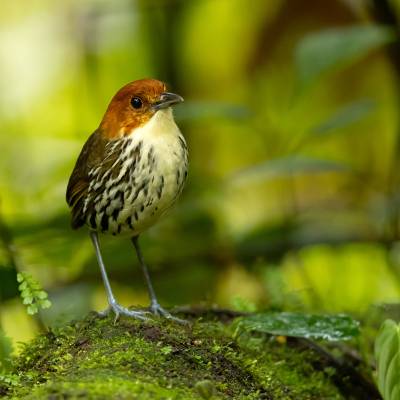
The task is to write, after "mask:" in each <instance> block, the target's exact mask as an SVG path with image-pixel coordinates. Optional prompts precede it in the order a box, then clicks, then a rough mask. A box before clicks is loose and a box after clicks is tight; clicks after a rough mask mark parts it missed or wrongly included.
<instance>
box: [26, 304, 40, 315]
mask: <svg viewBox="0 0 400 400" xmlns="http://www.w3.org/2000/svg"><path fill="white" fill-rule="evenodd" d="M38 311H39V310H38V306H37V305H36V304H30V305H29V306H28V308H27V312H28V314H29V315H34V314H36V313H37V312H38Z"/></svg>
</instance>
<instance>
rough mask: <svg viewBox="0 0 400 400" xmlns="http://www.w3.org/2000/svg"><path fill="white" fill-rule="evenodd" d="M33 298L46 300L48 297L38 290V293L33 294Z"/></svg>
mask: <svg viewBox="0 0 400 400" xmlns="http://www.w3.org/2000/svg"><path fill="white" fill-rule="evenodd" d="M35 297H36V298H37V299H39V300H44V299H47V297H48V295H47V293H46V292H45V291H44V290H40V291H39V292H37V293H35Z"/></svg>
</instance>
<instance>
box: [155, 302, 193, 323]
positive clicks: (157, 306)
mask: <svg viewBox="0 0 400 400" xmlns="http://www.w3.org/2000/svg"><path fill="white" fill-rule="evenodd" d="M149 309H150V312H151V313H152V314H154V315H157V316H161V317H164V318H166V319H170V320H171V321H175V322H178V323H179V324H183V325H187V324H189V322H188V321H186V320H184V319H180V318H177V317H174V316H173V315H172V314H171V313H170V312H169V311H167V310H165V309H164V308H162V307H161V306H160V304H158V302H156V301H153V302H151V305H150V307H149Z"/></svg>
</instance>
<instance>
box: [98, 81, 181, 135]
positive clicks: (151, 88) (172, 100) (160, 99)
mask: <svg viewBox="0 0 400 400" xmlns="http://www.w3.org/2000/svg"><path fill="white" fill-rule="evenodd" d="M166 90H167V87H166V85H165V83H164V82H161V81H159V80H157V79H140V80H137V81H134V82H131V83H128V84H127V85H125V86H124V87H122V88H121V89H120V90H119V91H118V92H117V93H116V94H115V96H114V97H113V98H112V100H111V102H110V104H109V106H108V108H107V111H106V112H105V114H104V117H103V119H102V121H101V123H100V126H99V131H100V133H101V135H102V136H103V137H105V138H107V139H117V138H119V137H121V136H124V135H126V134H129V133H130V132H132V130H133V129H135V128H137V127H139V126H141V125H143V124H145V123H146V122H147V121H148V120H149V119H150V118H151V117H152V116H153V115H154V113H155V112H157V111H158V110H159V109H162V108H167V107H169V106H171V105H173V104H176V103H179V102H181V101H183V98H182V97H181V96H178V95H176V94H173V93H168V92H167V91H166Z"/></svg>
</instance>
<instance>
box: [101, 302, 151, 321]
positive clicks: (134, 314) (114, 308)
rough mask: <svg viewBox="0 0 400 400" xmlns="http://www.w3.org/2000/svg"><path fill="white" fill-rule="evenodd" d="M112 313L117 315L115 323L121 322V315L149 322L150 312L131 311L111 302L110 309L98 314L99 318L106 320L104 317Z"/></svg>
mask: <svg viewBox="0 0 400 400" xmlns="http://www.w3.org/2000/svg"><path fill="white" fill-rule="evenodd" d="M110 312H113V313H114V314H115V318H114V323H116V322H117V321H118V320H119V317H120V316H121V315H125V316H127V317H131V318H136V319H140V320H142V321H147V320H148V319H149V318H148V317H146V314H149V313H150V312H149V311H137V310H136V311H135V310H129V309H128V308H126V307H123V306H121V305H120V304H118V303H116V302H111V303H110V305H109V307H108V308H107V309H106V310H104V311H100V312H98V315H99V317H101V318H104V317H106V316H108V315H109V314H110Z"/></svg>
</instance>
